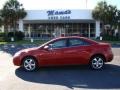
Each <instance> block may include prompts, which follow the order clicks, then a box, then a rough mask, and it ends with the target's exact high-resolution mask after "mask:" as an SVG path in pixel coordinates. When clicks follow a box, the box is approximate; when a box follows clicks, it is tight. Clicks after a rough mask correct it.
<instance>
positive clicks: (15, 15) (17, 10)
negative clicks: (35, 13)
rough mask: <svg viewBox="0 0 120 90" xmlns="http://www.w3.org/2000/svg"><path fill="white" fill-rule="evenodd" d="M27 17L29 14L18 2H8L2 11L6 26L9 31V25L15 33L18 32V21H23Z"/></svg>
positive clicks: (12, 0)
mask: <svg viewBox="0 0 120 90" xmlns="http://www.w3.org/2000/svg"><path fill="white" fill-rule="evenodd" d="M26 15H27V13H26V11H25V10H24V8H23V5H22V4H20V3H19V2H18V1H17V0H9V1H7V2H6V3H5V5H4V6H3V9H2V10H1V17H2V18H3V24H4V26H6V27H7V29H8V25H9V26H10V27H11V28H13V30H14V31H15V30H16V25H17V21H18V20H19V19H23V18H24V17H25V16H26Z"/></svg>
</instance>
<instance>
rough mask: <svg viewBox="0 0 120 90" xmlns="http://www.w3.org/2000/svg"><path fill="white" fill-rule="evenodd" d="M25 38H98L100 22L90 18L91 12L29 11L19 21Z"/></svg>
mask: <svg viewBox="0 0 120 90" xmlns="http://www.w3.org/2000/svg"><path fill="white" fill-rule="evenodd" d="M18 28H19V30H20V31H22V32H24V33H25V37H26V38H52V37H54V36H56V37H59V36H76V35H78V36H85V37H89V38H92V37H99V36H100V22H99V21H95V20H94V19H93V18H92V10H87V9H86V10H29V11H27V16H26V17H25V18H24V19H23V20H20V21H19V27H18Z"/></svg>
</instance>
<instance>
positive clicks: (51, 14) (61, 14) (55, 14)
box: [47, 10, 71, 20]
mask: <svg viewBox="0 0 120 90" xmlns="http://www.w3.org/2000/svg"><path fill="white" fill-rule="evenodd" d="M47 14H48V19H49V20H69V19H70V14H71V10H65V11H55V10H49V11H47Z"/></svg>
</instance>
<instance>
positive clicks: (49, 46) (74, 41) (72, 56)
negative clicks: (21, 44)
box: [13, 36, 113, 67]
mask: <svg viewBox="0 0 120 90" xmlns="http://www.w3.org/2000/svg"><path fill="white" fill-rule="evenodd" d="M95 56H96V59H97V57H99V56H100V57H102V58H103V61H104V62H110V61H111V60H112V59H113V53H112V50H111V46H110V45H109V44H108V43H100V42H96V41H93V40H91V39H88V38H84V37H77V36H71V37H60V38H56V39H53V40H51V41H49V42H47V43H45V44H43V45H41V46H39V47H35V48H29V49H24V50H21V51H19V52H17V53H16V54H15V55H14V57H13V63H14V65H17V66H22V65H23V60H24V59H25V58H27V57H32V58H34V59H35V60H36V63H37V65H38V66H39V67H42V66H61V65H79V64H90V63H91V60H92V59H93V58H94V57H95ZM96 59H93V63H92V64H93V65H94V64H95V62H94V61H95V60H96ZM98 61H99V60H98ZM96 63H97V62H96Z"/></svg>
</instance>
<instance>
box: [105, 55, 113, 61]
mask: <svg viewBox="0 0 120 90" xmlns="http://www.w3.org/2000/svg"><path fill="white" fill-rule="evenodd" d="M113 58H114V55H113V54H109V55H107V58H106V59H107V60H106V62H111V61H112V60H113Z"/></svg>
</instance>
